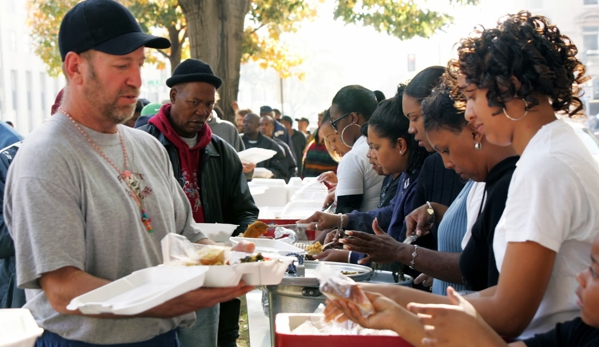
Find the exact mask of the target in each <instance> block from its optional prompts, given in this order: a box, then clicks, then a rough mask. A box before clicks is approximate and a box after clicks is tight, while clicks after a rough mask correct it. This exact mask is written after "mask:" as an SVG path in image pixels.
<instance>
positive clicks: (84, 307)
mask: <svg viewBox="0 0 599 347" xmlns="http://www.w3.org/2000/svg"><path fill="white" fill-rule="evenodd" d="M207 272H208V268H207V267H206V266H154V267H150V268H147V269H143V270H139V271H135V272H133V273H132V274H131V275H129V276H125V277H123V278H120V279H118V280H116V281H113V282H110V283H108V284H107V285H104V286H102V287H100V288H98V289H95V290H92V291H91V292H88V293H86V294H83V295H80V296H78V297H76V298H74V299H73V300H71V302H70V303H69V305H68V306H67V309H69V310H73V311H74V310H77V309H79V310H80V311H81V312H82V313H84V314H99V313H113V314H119V315H134V314H138V313H141V312H144V311H147V310H149V309H151V308H153V307H156V306H158V305H160V304H162V303H164V302H166V301H168V300H170V299H173V298H176V297H177V296H179V295H181V294H184V293H187V292H189V291H191V290H194V289H197V288H199V287H201V286H202V285H203V284H204V278H205V276H206V273H207Z"/></svg>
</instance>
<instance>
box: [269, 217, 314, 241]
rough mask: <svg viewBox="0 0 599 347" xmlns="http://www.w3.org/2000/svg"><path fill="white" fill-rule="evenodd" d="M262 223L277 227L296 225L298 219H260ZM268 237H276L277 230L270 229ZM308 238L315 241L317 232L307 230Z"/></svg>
mask: <svg viewBox="0 0 599 347" xmlns="http://www.w3.org/2000/svg"><path fill="white" fill-rule="evenodd" d="M258 220H259V221H261V222H264V223H266V224H268V225H270V224H276V225H287V224H295V223H296V222H297V219H258ZM266 236H270V237H275V228H268V230H266ZM306 236H308V240H314V237H315V231H314V230H306Z"/></svg>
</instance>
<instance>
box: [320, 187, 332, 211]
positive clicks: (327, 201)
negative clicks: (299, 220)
mask: <svg viewBox="0 0 599 347" xmlns="http://www.w3.org/2000/svg"><path fill="white" fill-rule="evenodd" d="M334 202H335V188H333V189H331V190H330V191H329V192H328V193H327V197H326V198H324V203H323V204H322V208H323V210H324V209H326V208H329V207H330V206H331V205H332V204H333V203H334Z"/></svg>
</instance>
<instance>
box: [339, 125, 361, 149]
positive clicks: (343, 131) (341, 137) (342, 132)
mask: <svg viewBox="0 0 599 347" xmlns="http://www.w3.org/2000/svg"><path fill="white" fill-rule="evenodd" d="M352 125H355V126H357V127H358V128H360V126H359V125H358V124H355V123H352V124H348V125H346V126H345V128H343V130H341V135H340V136H339V139H340V140H341V142H342V143H343V144H344V145H346V146H347V147H349V148H350V149H351V148H353V147H354V146H353V145H352V146H350V145H348V144H347V143H346V142H345V140H344V139H343V134H344V133H345V129H347V128H348V127H350V126H352Z"/></svg>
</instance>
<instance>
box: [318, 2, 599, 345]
mask: <svg viewBox="0 0 599 347" xmlns="http://www.w3.org/2000/svg"><path fill="white" fill-rule="evenodd" d="M576 53H577V50H576V47H575V46H574V44H572V42H571V41H570V40H569V39H568V37H566V36H564V35H562V34H561V33H560V31H559V29H558V28H557V27H556V26H554V25H552V24H550V22H549V21H548V20H547V19H546V18H544V17H542V16H533V15H531V14H530V13H528V12H520V13H518V14H515V15H510V16H508V17H507V18H505V19H503V21H501V22H500V23H499V25H498V27H497V28H494V29H480V30H478V31H476V32H475V34H474V35H473V36H471V37H469V38H467V39H464V40H462V41H461V42H460V44H459V46H458V59H457V60H456V61H451V62H450V63H449V68H450V71H451V73H450V74H449V78H450V80H451V81H453V83H454V85H455V87H456V90H459V91H461V93H462V95H463V96H464V97H465V100H466V118H467V119H468V120H469V121H470V122H472V123H473V124H474V125H475V126H476V128H477V129H478V131H479V132H482V133H483V134H485V136H486V138H487V140H488V141H489V142H491V143H495V144H498V145H502V146H512V147H513V148H514V149H515V151H516V152H517V153H518V154H519V155H520V156H521V159H520V161H519V162H518V165H517V168H516V170H515V171H514V174H513V177H512V181H511V183H510V188H509V193H508V198H507V201H506V206H505V211H504V213H503V216H502V217H501V219H500V221H499V222H498V224H497V228H496V229H495V237H494V241H493V250H494V253H495V259H496V263H497V268H498V269H499V271H500V276H499V283H498V284H497V286H495V287H491V288H489V289H486V290H484V291H481V292H478V293H477V294H476V295H470V296H466V297H465V299H466V300H467V301H468V302H469V303H470V304H471V305H472V306H471V307H470V308H474V309H476V311H478V315H480V317H482V319H484V320H485V321H486V322H487V323H488V325H489V326H490V327H491V328H492V329H494V330H495V331H496V332H498V333H499V334H501V335H504V336H512V337H516V336H519V337H520V338H530V337H532V336H533V335H534V334H535V333H540V332H544V331H547V330H549V329H551V328H552V327H554V326H555V324H556V323H559V322H564V321H566V320H569V319H573V318H574V317H576V316H577V315H579V314H580V309H579V307H578V306H577V305H576V303H577V299H576V295H575V288H576V275H577V273H579V272H584V271H585V269H586V268H587V267H588V255H589V253H591V252H590V249H591V242H592V240H593V238H594V237H595V235H596V234H597V231H598V230H599V214H597V208H598V207H599V168H598V167H597V164H596V162H595V161H594V159H593V157H592V156H591V154H590V153H589V151H588V150H587V149H586V147H585V146H584V144H583V143H582V142H581V140H580V139H579V138H578V137H577V135H576V134H575V133H574V131H573V129H572V128H571V127H570V126H569V125H568V124H566V123H565V122H564V121H563V120H560V119H558V118H557V117H556V114H564V115H567V116H574V115H576V114H578V113H579V112H580V111H581V110H582V103H581V101H580V99H579V95H580V93H579V91H580V85H581V84H582V83H584V81H586V79H587V78H586V77H585V68H584V66H583V64H582V63H581V62H580V61H579V60H578V59H577V58H576ZM415 261H416V263H417V262H418V258H416V259H415ZM597 261H598V260H597V259H594V264H596V262H597ZM594 277H597V276H594ZM364 289H365V290H367V291H368V290H376V291H378V292H380V293H383V294H385V295H387V296H389V297H390V298H391V299H393V300H394V301H396V302H397V303H398V304H399V305H401V306H404V307H405V305H407V304H408V303H409V302H420V303H427V302H428V303H435V304H451V303H454V301H450V300H449V299H447V298H443V297H439V296H434V295H430V294H427V293H422V292H416V291H412V290H410V289H409V288H399V287H381V286H379V287H364ZM409 308H410V309H411V311H412V312H414V313H417V314H425V315H426V314H428V313H431V312H433V311H431V310H432V309H431V308H430V307H428V306H427V305H418V304H411V305H410V307H409ZM444 308H448V306H444ZM461 308H463V306H456V309H457V310H460V309H461ZM331 311H334V309H333V308H331V309H329V311H328V313H329V314H330V313H331ZM470 311H472V312H473V311H474V310H470ZM398 312H402V313H404V314H403V317H404V318H405V319H404V320H405V322H406V323H407V322H413V319H414V317H413V316H410V315H408V314H407V311H406V310H400V311H398ZM472 312H470V313H472ZM445 313H447V311H445ZM348 314H349V312H348ZM441 316H443V314H441V315H437V316H436V318H439V319H442V318H440V317H441ZM436 318H435V319H436ZM416 319H418V317H417V318H416ZM420 319H421V320H422V322H424V323H425V324H426V325H429V326H430V325H431V324H432V325H434V328H431V327H428V328H426V333H425V330H424V326H423V325H420V328H418V325H417V324H412V325H413V330H414V332H413V333H412V337H413V338H414V337H417V335H419V336H420V337H422V338H427V339H432V341H428V342H429V343H430V344H429V345H433V344H434V345H441V344H442V345H449V344H446V343H448V342H450V341H453V342H454V343H456V342H460V341H463V340H460V337H459V336H458V335H460V334H462V335H463V336H462V338H463V337H464V336H466V337H468V336H470V335H469V334H468V333H467V332H464V331H463V330H462V331H460V330H456V329H444V328H443V326H445V327H449V326H450V325H451V324H449V323H451V322H454V321H445V322H444V323H439V321H438V320H436V321H435V320H432V321H431V320H429V319H428V318H426V317H425V316H421V317H420ZM369 320H370V318H369ZM373 321H374V319H373ZM401 323H402V324H403V323H404V322H403V321H402V322H401ZM445 323H447V324H445ZM371 325H372V324H371ZM408 325H409V324H408ZM453 339H456V340H453ZM417 340H418V339H417ZM471 342H475V343H478V342H480V341H478V340H476V339H473V341H471ZM458 344H459V343H458ZM460 345H461V344H460ZM531 345H532V344H531Z"/></svg>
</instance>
